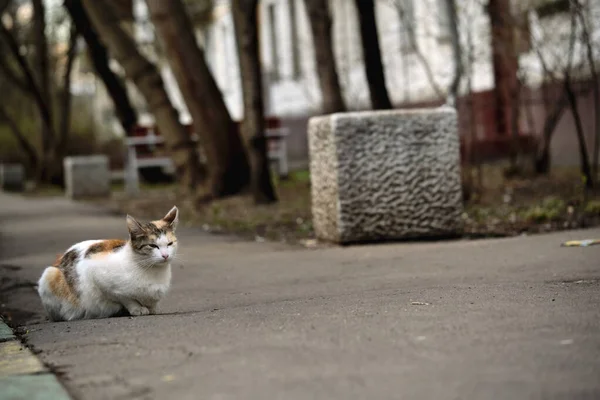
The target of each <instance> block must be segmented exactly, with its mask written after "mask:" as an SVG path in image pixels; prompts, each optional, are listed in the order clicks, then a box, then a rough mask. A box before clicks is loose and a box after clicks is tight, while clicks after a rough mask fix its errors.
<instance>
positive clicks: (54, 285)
mask: <svg viewBox="0 0 600 400" xmlns="http://www.w3.org/2000/svg"><path fill="white" fill-rule="evenodd" d="M47 280H48V287H49V288H50V290H51V291H52V293H54V295H55V296H56V297H58V298H60V299H64V300H67V301H68V302H69V303H71V304H73V305H77V303H78V302H79V300H78V299H77V296H76V295H75V293H73V290H71V287H70V286H69V284H68V283H67V280H66V278H65V275H64V274H63V273H62V271H61V270H59V269H58V268H52V269H51V270H50V273H49V274H48V275H47Z"/></svg>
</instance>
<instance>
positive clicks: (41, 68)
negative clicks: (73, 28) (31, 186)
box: [32, 0, 56, 180]
mask: <svg viewBox="0 0 600 400" xmlns="http://www.w3.org/2000/svg"><path fill="white" fill-rule="evenodd" d="M32 3H33V37H34V43H35V53H36V62H35V64H36V67H37V76H38V88H39V90H40V94H41V96H42V98H43V99H44V104H45V105H46V107H47V108H48V117H47V118H48V120H47V121H43V120H42V121H41V125H42V126H41V132H42V165H41V166H42V170H41V171H40V172H41V174H42V175H41V179H42V180H46V179H48V178H50V177H51V176H52V174H53V172H54V167H55V165H54V161H55V157H56V154H55V151H56V148H55V147H56V138H55V137H54V129H53V127H54V125H53V124H54V122H53V120H54V118H53V115H52V114H53V108H52V85H51V82H50V66H49V59H48V41H47V40H46V9H45V6H44V4H43V0H32Z"/></svg>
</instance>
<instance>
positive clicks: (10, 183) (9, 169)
mask: <svg viewBox="0 0 600 400" xmlns="http://www.w3.org/2000/svg"><path fill="white" fill-rule="evenodd" d="M0 188H1V189H2V190H6V191H14V192H22V191H23V190H24V189H25V167H23V166H22V165H21V164H0Z"/></svg>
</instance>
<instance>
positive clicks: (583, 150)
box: [564, 1, 594, 189]
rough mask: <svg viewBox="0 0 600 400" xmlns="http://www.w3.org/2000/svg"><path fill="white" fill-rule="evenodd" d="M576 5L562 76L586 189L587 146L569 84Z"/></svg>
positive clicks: (573, 5) (588, 173) (589, 179)
mask: <svg viewBox="0 0 600 400" xmlns="http://www.w3.org/2000/svg"><path fill="white" fill-rule="evenodd" d="M576 6H577V4H576V2H575V1H573V2H572V3H571V34H570V37H569V53H568V57H567V58H568V62H567V70H566V71H565V78H564V89H565V94H566V96H567V100H568V101H569V105H570V106H571V112H572V114H573V119H574V121H575V132H576V133H577V141H578V144H579V161H580V168H581V173H582V175H583V176H584V177H585V187H586V188H587V189H591V188H593V187H594V180H593V179H592V171H591V169H590V161H589V158H588V152H587V146H586V144H585V134H584V131H583V124H582V123H581V116H580V115H579V110H578V109H577V96H576V94H575V92H574V91H573V87H572V86H571V85H572V82H571V69H572V67H573V56H574V50H575V42H576V40H577V38H576V36H577V35H576V32H577V10H576V9H575V8H576Z"/></svg>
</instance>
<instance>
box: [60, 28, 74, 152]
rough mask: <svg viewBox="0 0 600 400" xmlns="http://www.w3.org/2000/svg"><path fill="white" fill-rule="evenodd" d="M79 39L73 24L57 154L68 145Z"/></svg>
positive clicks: (66, 67) (63, 89)
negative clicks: (73, 74)
mask: <svg viewBox="0 0 600 400" xmlns="http://www.w3.org/2000/svg"><path fill="white" fill-rule="evenodd" d="M78 39H79V32H77V29H76V27H75V24H73V23H72V24H71V36H70V38H69V50H68V51H67V62H66V64H65V73H64V75H63V87H62V91H63V93H62V99H61V111H62V115H61V119H60V131H59V133H58V134H59V140H58V144H57V152H58V154H59V155H62V153H63V151H64V148H65V146H66V144H67V139H68V137H69V125H70V122H71V121H70V119H71V73H72V71H73V64H74V62H75V57H76V56H77V40H78Z"/></svg>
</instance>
